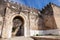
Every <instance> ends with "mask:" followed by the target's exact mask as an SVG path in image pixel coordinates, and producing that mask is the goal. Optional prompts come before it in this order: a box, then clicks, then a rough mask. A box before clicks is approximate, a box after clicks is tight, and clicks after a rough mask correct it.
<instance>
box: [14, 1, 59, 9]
mask: <svg viewBox="0 0 60 40" xmlns="http://www.w3.org/2000/svg"><path fill="white" fill-rule="evenodd" d="M13 1H14V2H18V3H21V4H23V5H27V6H29V7H33V8H36V9H42V8H44V6H46V5H47V4H48V3H49V2H52V3H54V4H56V5H58V6H60V0H13Z"/></svg>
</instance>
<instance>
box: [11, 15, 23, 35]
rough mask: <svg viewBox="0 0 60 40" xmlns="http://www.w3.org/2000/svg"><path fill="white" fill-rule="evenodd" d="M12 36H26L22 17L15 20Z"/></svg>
mask: <svg viewBox="0 0 60 40" xmlns="http://www.w3.org/2000/svg"><path fill="white" fill-rule="evenodd" d="M12 36H24V20H23V18H22V17H20V16H16V17H15V18H14V19H13V28H12Z"/></svg>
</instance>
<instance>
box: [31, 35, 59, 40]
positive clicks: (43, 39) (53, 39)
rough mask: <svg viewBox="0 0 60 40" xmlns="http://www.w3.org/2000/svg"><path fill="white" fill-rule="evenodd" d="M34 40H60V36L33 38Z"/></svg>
mask: <svg viewBox="0 0 60 40" xmlns="http://www.w3.org/2000/svg"><path fill="white" fill-rule="evenodd" d="M32 38H33V39H34V40H60V36H32Z"/></svg>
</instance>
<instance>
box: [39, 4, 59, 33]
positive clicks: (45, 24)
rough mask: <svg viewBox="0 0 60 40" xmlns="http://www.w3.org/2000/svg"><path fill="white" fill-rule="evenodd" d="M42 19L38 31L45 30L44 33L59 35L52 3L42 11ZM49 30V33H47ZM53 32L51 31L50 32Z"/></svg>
mask: <svg viewBox="0 0 60 40" xmlns="http://www.w3.org/2000/svg"><path fill="white" fill-rule="evenodd" d="M40 12H41V15H42V16H40V19H39V21H38V24H39V25H38V26H39V27H38V29H39V30H44V31H43V33H48V34H52V33H53V32H54V33H57V34H59V32H58V30H56V29H58V28H57V24H56V21H55V18H54V13H53V8H52V6H51V3H49V4H48V5H47V6H46V7H45V8H44V9H42V11H40ZM45 30H48V31H45ZM50 30H51V31H50Z"/></svg>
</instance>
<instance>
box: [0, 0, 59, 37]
mask: <svg viewBox="0 0 60 40" xmlns="http://www.w3.org/2000/svg"><path fill="white" fill-rule="evenodd" d="M0 2H1V3H0V36H1V37H2V38H11V37H14V36H25V37H30V36H34V35H36V34H42V35H43V34H59V35H60V33H59V30H60V8H59V7H58V6H56V5H55V4H52V3H49V4H47V6H46V7H45V8H44V9H42V10H38V9H35V8H31V7H27V6H25V5H22V4H17V3H12V2H9V1H4V0H2V1H0ZM44 30H45V31H44ZM47 30H48V31H47Z"/></svg>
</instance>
